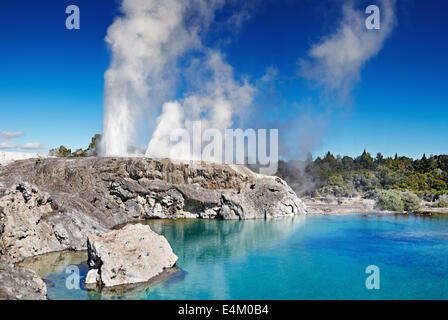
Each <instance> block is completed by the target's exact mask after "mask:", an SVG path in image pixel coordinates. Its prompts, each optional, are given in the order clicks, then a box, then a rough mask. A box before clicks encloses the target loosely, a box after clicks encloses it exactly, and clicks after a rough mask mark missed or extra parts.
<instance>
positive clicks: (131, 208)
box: [0, 158, 306, 228]
mask: <svg viewBox="0 0 448 320" xmlns="http://www.w3.org/2000/svg"><path fill="white" fill-rule="evenodd" d="M24 181H26V182H29V183H31V184H32V185H34V186H35V187H38V188H39V189H41V190H43V191H45V192H48V193H49V194H50V195H51V198H52V203H53V205H54V208H55V209H54V210H55V211H60V212H61V211H63V212H71V213H72V214H71V215H74V213H75V212H79V213H82V215H83V217H86V216H87V215H88V216H90V217H95V218H96V219H97V220H99V221H101V222H102V223H103V224H104V226H105V227H109V228H110V227H113V226H115V225H117V224H122V223H126V222H130V221H135V220H137V219H145V218H205V219H215V218H218V219H241V220H245V219H254V218H262V219H264V218H267V217H278V216H291V215H295V214H301V213H305V212H306V207H305V205H304V204H303V202H302V201H301V200H300V199H299V198H297V196H296V195H295V193H294V192H293V190H292V189H291V188H290V187H289V186H288V185H287V184H286V183H285V182H284V181H283V180H281V179H280V178H278V177H270V176H264V175H259V174H256V173H254V172H252V171H251V170H249V169H247V168H245V167H242V166H234V165H222V164H213V163H205V162H186V163H173V162H171V161H169V160H163V159H148V158H77V159H38V160H25V161H17V162H15V163H13V164H10V165H9V166H6V167H1V168H0V184H3V185H4V186H6V187H11V186H13V185H16V184H20V183H22V182H24Z"/></svg>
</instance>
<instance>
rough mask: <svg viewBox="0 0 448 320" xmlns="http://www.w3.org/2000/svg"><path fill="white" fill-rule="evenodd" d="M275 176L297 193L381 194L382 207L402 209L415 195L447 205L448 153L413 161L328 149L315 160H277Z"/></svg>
mask: <svg viewBox="0 0 448 320" xmlns="http://www.w3.org/2000/svg"><path fill="white" fill-rule="evenodd" d="M278 175H279V176H280V177H282V178H284V179H285V180H286V181H287V182H288V183H289V184H290V185H291V186H292V187H293V188H294V189H295V191H296V192H297V193H299V194H300V195H310V196H315V197H318V196H329V195H333V196H336V197H353V196H357V195H360V196H362V197H364V198H375V199H377V200H378V198H379V197H381V198H383V200H384V201H383V202H384V206H385V207H388V206H394V207H398V208H401V206H403V208H404V210H406V209H409V208H411V207H413V206H415V203H416V198H417V197H415V195H416V196H418V197H419V198H420V199H423V200H426V201H437V202H436V205H438V206H440V207H443V206H448V197H447V195H448V187H447V185H448V155H438V156H435V155H432V156H430V157H426V155H423V157H422V158H421V159H417V160H414V159H411V158H408V157H399V156H398V155H395V157H393V158H391V157H387V158H386V157H383V155H382V154H381V153H378V154H377V155H376V157H375V158H373V157H372V156H371V155H370V154H369V153H368V152H366V151H365V150H364V152H363V153H362V154H361V155H360V156H358V157H356V158H351V157H348V156H344V157H341V156H334V155H333V154H331V153H330V152H328V153H327V154H326V155H325V157H323V158H321V157H318V158H317V159H315V160H314V161H313V160H312V159H311V158H309V159H308V160H307V161H304V162H297V161H295V162H294V161H290V162H284V161H280V163H279V170H278ZM384 190H385V191H387V190H393V191H395V193H392V192H381V191H384ZM377 202H378V201H377ZM379 202H381V201H379ZM396 211H400V210H396Z"/></svg>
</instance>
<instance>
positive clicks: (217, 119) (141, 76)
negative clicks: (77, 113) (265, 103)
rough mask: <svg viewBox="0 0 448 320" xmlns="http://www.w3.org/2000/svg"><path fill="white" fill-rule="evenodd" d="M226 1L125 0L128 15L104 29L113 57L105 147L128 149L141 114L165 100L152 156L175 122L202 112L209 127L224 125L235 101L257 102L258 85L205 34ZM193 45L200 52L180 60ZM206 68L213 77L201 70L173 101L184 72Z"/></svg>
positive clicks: (237, 18) (116, 151)
mask: <svg viewBox="0 0 448 320" xmlns="http://www.w3.org/2000/svg"><path fill="white" fill-rule="evenodd" d="M224 4H225V1H224V0H212V1H206V0H190V1H184V0H145V1H143V0H123V2H122V7H121V11H122V13H123V15H122V16H121V17H118V18H117V19H116V20H115V21H114V23H113V24H112V25H111V26H110V27H109V29H108V32H107V37H106V42H107V43H108V44H109V45H110V49H111V51H112V61H111V65H110V68H109V69H108V70H107V72H106V74H105V107H104V123H103V139H102V153H103V154H104V155H106V156H113V155H115V156H123V155H129V153H130V152H129V149H130V146H131V143H132V141H133V139H134V138H135V134H136V132H135V123H136V121H137V120H138V119H139V118H141V117H142V116H143V114H144V113H145V112H148V111H152V112H151V113H152V114H157V112H158V110H157V109H160V107H161V106H162V105H163V113H162V115H161V117H160V118H159V120H158V126H157V128H156V130H155V132H154V135H153V138H152V140H151V143H150V144H149V149H148V152H147V155H150V156H159V157H164V156H168V154H167V152H168V150H167V149H166V148H167V139H168V137H169V133H170V132H171V131H172V130H173V129H175V128H184V127H186V128H188V126H189V125H190V122H191V121H192V120H199V118H203V119H204V120H203V122H204V123H203V125H204V126H205V127H208V126H213V127H216V128H224V127H226V126H230V125H231V124H232V117H233V116H234V112H235V110H236V106H237V105H238V108H244V107H245V106H247V105H249V104H251V102H252V98H251V95H252V94H253V88H252V87H251V86H250V85H249V84H247V83H242V84H240V83H238V82H236V81H235V80H234V79H233V70H232V68H231V67H230V66H229V65H228V64H227V63H226V62H225V61H224V59H223V57H222V55H221V54H220V52H219V51H216V50H211V49H208V48H206V47H205V46H204V45H203V43H202V41H201V36H202V35H203V34H204V33H206V32H207V29H208V27H209V25H210V24H211V23H212V22H213V20H214V14H215V11H216V10H218V9H219V8H222V7H223V6H224ZM242 19H244V16H241V12H240V13H239V14H237V15H234V16H232V17H230V19H229V23H236V24H241V21H242ZM191 53H196V54H195V55H192V57H191V59H190V61H187V63H186V62H185V61H180V59H184V58H185V56H186V55H188V54H191ZM182 63H183V64H184V66H181V65H182ZM203 70H206V71H207V72H209V73H211V74H212V79H211V80H208V81H205V80H204V79H205V77H204V76H203V75H201V73H199V74H200V75H199V76H197V75H196V76H195V78H196V80H198V81H199V84H198V85H197V88H198V92H196V93H192V94H187V95H186V96H185V98H183V99H180V100H178V101H171V102H168V101H169V100H170V99H172V98H173V96H175V94H176V86H177V85H178V83H179V80H180V78H181V76H187V77H190V79H189V80H193V79H192V75H193V74H194V72H199V71H201V72H204V71H203ZM238 110H241V109H238ZM178 147H180V146H175V148H178Z"/></svg>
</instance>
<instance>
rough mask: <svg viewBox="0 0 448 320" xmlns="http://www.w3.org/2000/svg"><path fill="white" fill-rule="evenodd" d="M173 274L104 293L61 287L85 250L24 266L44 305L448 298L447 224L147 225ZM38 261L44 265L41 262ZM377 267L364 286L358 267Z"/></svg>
mask: <svg viewBox="0 0 448 320" xmlns="http://www.w3.org/2000/svg"><path fill="white" fill-rule="evenodd" d="M147 224H149V225H150V226H151V228H152V229H153V230H154V231H156V232H157V233H160V234H163V235H164V236H165V237H166V238H167V239H168V241H169V242H170V244H171V246H172V248H173V250H174V252H175V253H176V255H178V257H179V260H178V263H177V266H178V267H179V268H180V270H177V271H175V270H174V271H175V272H174V271H173V272H171V273H168V274H164V275H162V276H161V277H160V278H159V279H155V280H154V281H153V282H151V283H147V284H140V285H138V286H135V287H126V288H118V289H114V290H113V291H111V290H107V291H105V290H103V292H101V293H99V292H94V291H87V290H85V289H83V288H81V290H68V289H67V288H66V287H65V281H66V279H67V276H68V275H67V274H66V273H65V272H64V270H65V267H66V266H67V265H68V264H75V265H78V266H79V268H80V271H81V277H85V275H86V273H87V271H88V268H87V265H86V263H85V259H86V258H85V253H76V254H73V253H71V254H69V255H68V256H66V255H64V254H62V255H60V254H53V255H48V256H45V257H39V258H35V259H34V260H33V261H32V263H31V264H30V265H29V266H31V267H32V268H34V269H35V270H37V271H38V273H39V274H41V275H42V276H44V277H45V278H46V280H47V283H50V284H51V286H50V287H49V288H48V293H49V297H50V298H52V299H448V268H447V267H446V266H447V263H448V219H447V217H446V216H432V217H428V216H416V215H394V214H370V213H369V214H349V215H337V216H334V215H314V216H306V217H302V216H299V217H294V218H286V219H278V220H267V221H265V220H254V221H209V220H177V221H171V220H152V221H148V222H147ZM46 259H47V260H46ZM371 264H374V265H377V266H378V267H379V268H380V270H381V289H380V290H367V289H366V287H365V280H366V277H367V275H366V274H365V269H366V267H367V266H368V265H371Z"/></svg>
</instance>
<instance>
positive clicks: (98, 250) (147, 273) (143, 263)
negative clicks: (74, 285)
mask: <svg viewBox="0 0 448 320" xmlns="http://www.w3.org/2000/svg"><path fill="white" fill-rule="evenodd" d="M87 247H88V265H89V268H90V271H89V273H88V274H87V277H86V285H92V284H99V285H100V286H101V285H104V286H106V287H112V286H118V285H123V284H134V283H140V282H147V281H149V280H150V279H152V278H154V277H156V276H158V275H159V274H161V273H162V272H163V271H164V270H165V269H168V268H171V267H173V266H174V265H175V263H176V261H177V256H176V255H175V254H174V253H173V250H172V249H171V246H170V244H169V243H168V241H167V240H166V239H165V237H163V236H161V235H159V234H157V233H155V232H154V231H152V230H151V228H150V227H149V226H147V225H142V224H135V225H127V226H125V227H124V228H123V229H120V230H114V231H111V232H109V233H106V234H104V235H102V236H89V238H88V244H87Z"/></svg>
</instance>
